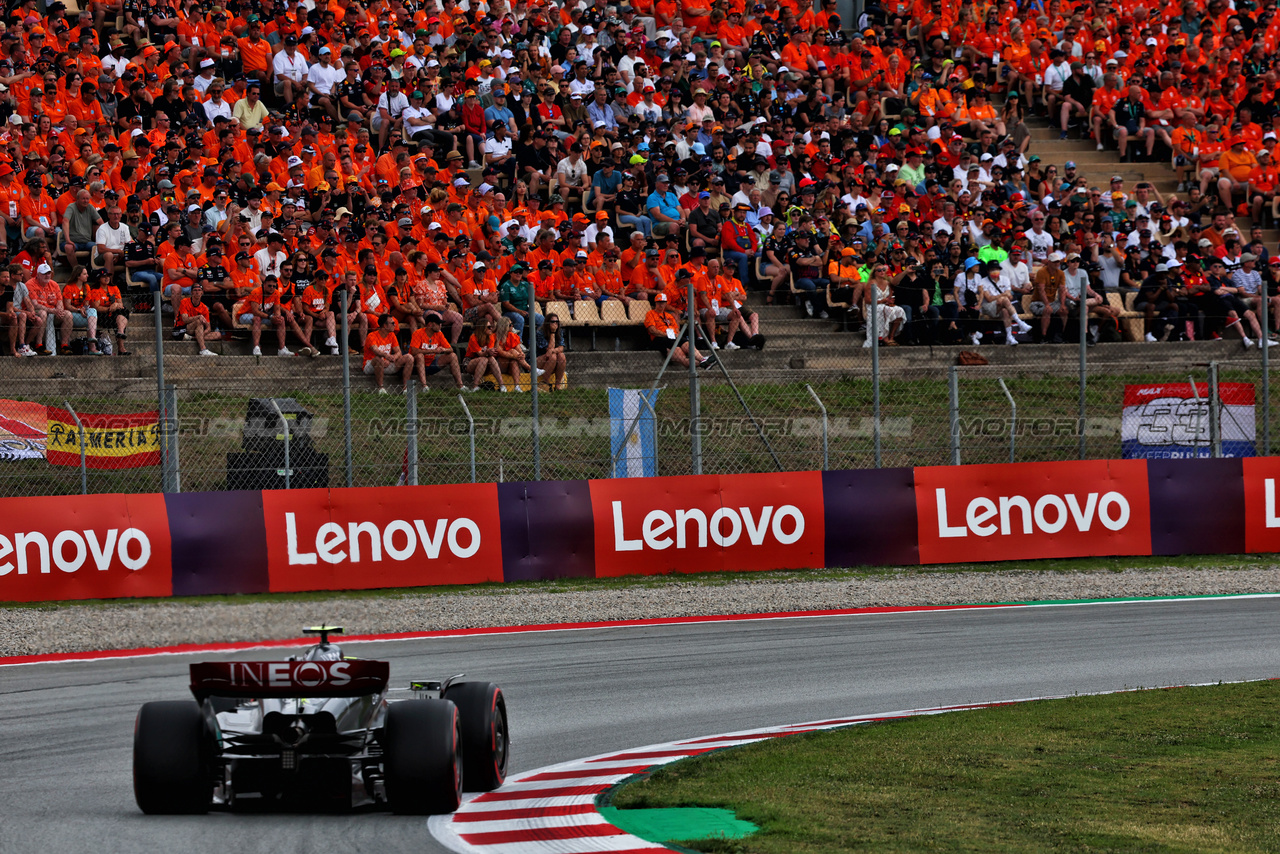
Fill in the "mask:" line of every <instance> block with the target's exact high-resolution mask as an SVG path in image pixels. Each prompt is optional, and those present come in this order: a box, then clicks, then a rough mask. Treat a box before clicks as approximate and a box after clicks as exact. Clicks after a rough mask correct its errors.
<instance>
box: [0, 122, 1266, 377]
mask: <svg viewBox="0 0 1280 854" xmlns="http://www.w3.org/2000/svg"><path fill="white" fill-rule="evenodd" d="M1028 125H1029V127H1030V128H1031V132H1032V138H1033V142H1032V144H1031V148H1030V149H1029V152H1028V153H1029V154H1032V153H1034V154H1038V155H1039V156H1040V157H1041V159H1042V160H1043V161H1044V162H1045V163H1046V164H1048V163H1054V164H1057V165H1058V167H1059V174H1061V166H1062V164H1063V163H1065V162H1066V161H1068V160H1074V161H1075V163H1076V165H1077V167H1078V168H1079V171H1080V173H1081V174H1082V175H1084V176H1085V177H1086V178H1087V179H1088V180H1089V182H1090V185H1091V186H1097V187H1102V188H1106V187H1107V182H1108V180H1109V179H1110V177H1111V176H1112V175H1120V176H1122V177H1123V178H1124V179H1125V186H1126V188H1132V186H1133V184H1134V182H1136V181H1141V180H1145V181H1150V182H1152V183H1153V184H1155V186H1156V187H1157V188H1158V189H1159V191H1160V193H1161V194H1162V195H1163V196H1164V197H1165V198H1166V199H1167V198H1168V197H1169V195H1170V194H1173V193H1174V192H1175V191H1176V189H1177V178H1176V177H1175V176H1174V173H1173V171H1172V169H1171V168H1170V166H1169V164H1168V162H1167V161H1163V162H1148V163H1120V162H1119V160H1118V156H1117V153H1116V151H1115V150H1114V149H1111V148H1109V149H1107V150H1105V151H1097V150H1096V149H1095V146H1094V143H1093V141H1092V140H1089V139H1076V138H1073V139H1068V140H1059V139H1058V131H1057V129H1056V128H1050V127H1049V126H1048V122H1047V121H1046V120H1044V119H1042V118H1039V117H1035V118H1032V119H1031V120H1029V121H1028ZM1237 222H1238V224H1239V225H1240V226H1241V227H1242V229H1247V226H1248V220H1247V219H1240V220H1238V221H1237ZM1244 233H1246V234H1247V230H1245V232H1244ZM1278 236H1280V232H1277V231H1276V230H1275V229H1270V230H1267V231H1265V232H1264V240H1266V242H1267V245H1268V246H1271V247H1275V245H1276V241H1277V237H1278ZM56 270H57V274H58V278H59V279H60V280H61V279H64V278H65V276H66V273H67V270H66V268H65V267H61V266H59V267H58V268H56ZM749 302H750V303H751V304H752V306H753V308H755V309H756V310H757V311H758V312H759V313H760V319H761V323H760V331H761V333H762V334H764V335H765V336H766V338H767V339H768V343H767V345H766V347H765V349H764V351H763V352H756V351H750V350H740V351H736V352H732V353H722V355H723V356H724V361H725V364H726V365H727V367H728V368H729V370H730V371H731V372H732V373H733V375H734V378H735V380H737V381H741V382H753V381H765V382H795V381H801V382H804V381H810V380H814V379H819V378H821V377H822V376H823V375H826V376H830V374H831V373H832V372H837V373H845V372H851V373H867V372H869V371H870V363H871V358H870V354H869V351H867V350H864V349H863V348H862V342H863V336H862V334H861V333H853V332H847V331H843V330H842V329H841V326H840V323H839V322H838V321H836V320H819V319H816V318H814V319H809V318H804V317H803V316H802V314H801V312H800V311H799V309H797V308H795V307H793V306H766V305H763V304H762V303H763V298H762V295H761V294H759V293H754V292H753V293H752V294H751V296H750V298H749ZM154 317H155V315H153V314H135V315H134V316H133V317H132V319H131V324H130V335H129V341H128V346H129V349H130V350H131V351H132V354H133V355H131V356H128V357H109V358H108V357H97V358H95V357H89V356H81V357H66V356H63V357H58V358H52V359H51V358H47V357H42V358H37V359H7V360H5V370H4V374H5V376H6V377H10V378H13V379H15V380H22V379H57V378H62V377H69V378H81V379H90V380H100V381H102V387H101V391H102V392H104V393H106V392H108V391H109V390H116V391H119V392H121V393H125V392H128V391H133V392H141V393H154V388H155V386H154V382H155V380H154V374H155V367H154V363H155V346H154V337H153V336H154V328H155V327H154ZM163 318H164V319H163V322H164V324H165V328H166V329H167V328H168V327H169V325H170V324H171V323H172V315H168V314H166V315H163ZM469 331H470V330H469V328H468V329H467V330H466V331H464V337H463V338H462V340H461V343H463V344H465V342H466V337H465V335H466V334H467V333H469ZM571 332H572V344H573V350H572V352H571V353H570V354H569V377H570V385H571V386H575V387H595V388H602V387H604V386H606V385H613V386H626V387H644V386H648V385H649V384H650V383H652V382H653V379H654V377H655V375H656V374H657V370H658V367H659V365H660V361H659V359H658V357H657V356H656V355H655V354H654V353H653V352H651V351H648V350H640V349H638V347H640V346H641V339H642V338H644V337H645V334H644V332H643V330H642V329H641V328H639V327H599V328H597V329H596V335H595V346H596V349H594V350H592V348H591V345H592V335H591V330H590V329H585V328H576V329H572V330H571ZM210 346H211V348H212V349H213V350H214V351H215V352H218V353H219V354H220V358H217V359H212V358H201V357H199V356H197V355H196V345H195V344H194V342H189V341H185V342H184V341H173V340H170V339H169V338H168V337H166V340H165V342H164V350H165V356H166V358H165V378H166V381H167V382H170V383H175V384H177V385H179V386H181V385H182V384H183V382H184V380H191V381H200V380H218V381H220V382H222V383H224V384H225V383H231V384H237V383H243V384H244V387H245V389H246V391H248V390H252V389H253V388H254V387H255V385H256V386H259V387H261V386H265V385H270V386H273V387H274V388H276V389H280V388H287V386H288V384H289V381H290V378H291V377H299V378H301V377H310V378H315V379H320V380H323V379H328V380H331V381H332V382H333V384H334V387H335V388H336V387H338V385H339V384H340V383H341V367H340V363H339V360H338V359H337V358H335V357H332V356H327V355H326V356H320V357H319V358H317V359H315V360H310V359H305V358H301V357H299V358H294V359H281V358H278V357H277V356H275V355H274V353H275V336H274V334H264V335H263V352H264V353H266V354H267V355H265V356H262V357H252V356H250V355H249V349H250V348H249V343H248V341H247V340H240V339H237V340H232V341H225V342H215V343H212V344H211V345H210ZM291 346H293V344H292V343H291ZM965 349H973V348H972V347H969V346H965V347H958V346H948V347H928V346H905V347H892V348H889V347H886V348H882V349H881V366H882V369H883V370H884V371H885V372H886V373H893V374H898V375H902V374H907V375H919V376H934V377H936V376H937V375H938V373H939V372H940V371H942V370H943V369H945V367H946V366H948V365H953V364H955V362H956V356H957V354H958V353H959V352H960V351H961V350H965ZM979 349H980V352H981V353H982V355H983V356H985V357H986V358H987V359H989V360H990V362H991V363H992V364H993V365H1007V366H1009V369H1010V370H1011V371H1016V370H1017V369H1018V368H1020V367H1023V368H1026V369H1028V370H1044V369H1050V370H1070V367H1071V366H1072V365H1074V364H1075V363H1076V360H1077V357H1078V356H1077V351H1076V348H1074V347H1071V346H1037V345H1032V344H1023V345H1020V346H1018V347H1007V346H1004V345H1003V344H1001V345H991V346H982V347H981V348H979ZM1139 350H1140V352H1141V354H1142V356H1141V358H1143V359H1150V360H1152V361H1156V362H1159V363H1161V364H1162V365H1166V366H1168V367H1169V368H1171V369H1172V368H1173V367H1174V366H1176V365H1185V366H1187V367H1191V366H1194V365H1196V364H1198V363H1199V364H1203V363H1204V362H1206V361H1208V360H1210V359H1226V358H1240V357H1241V355H1242V351H1241V348H1240V345H1239V343H1238V342H1236V341H1230V342H1228V341H1203V342H1195V343H1194V344H1188V343H1181V344H1136V343H1126V344H1101V345H1099V346H1097V347H1094V348H1091V349H1090V351H1089V361H1090V365H1091V370H1099V369H1100V370H1106V365H1107V364H1108V363H1114V364H1115V365H1116V367H1117V369H1124V368H1125V367H1126V365H1127V366H1128V367H1131V366H1132V362H1133V359H1134V358H1135V356H1137V353H1138V352H1139ZM1253 352H1255V353H1256V351H1253ZM352 362H353V367H352V371H351V375H352V386H353V388H355V389H357V390H364V389H366V388H367V387H370V386H371V383H370V382H369V380H368V379H367V378H365V377H364V376H363V375H362V374H361V373H360V369H359V368H360V356H359V354H358V353H353V354H352ZM687 376H688V373H687V370H680V369H677V368H675V367H674V366H673V368H671V369H670V370H669V371H668V373H667V376H666V377H665V378H664V380H663V382H664V383H668V384H680V383H683V382H685V381H686V378H687ZM702 376H703V377H706V378H708V379H709V380H711V381H713V382H715V381H719V376H720V374H719V372H718V371H704V372H703V373H702ZM446 383H447V381H445V382H442V381H441V379H440V378H439V377H437V378H436V379H434V380H433V381H432V382H431V383H430V385H431V386H432V387H433V388H437V389H438V388H442V387H444V386H445V385H446ZM148 389H149V391H148Z"/></svg>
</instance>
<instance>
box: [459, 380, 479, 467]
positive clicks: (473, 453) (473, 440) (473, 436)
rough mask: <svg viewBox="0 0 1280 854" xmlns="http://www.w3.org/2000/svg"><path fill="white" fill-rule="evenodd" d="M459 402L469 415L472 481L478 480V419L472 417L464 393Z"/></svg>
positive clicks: (468, 430) (468, 429)
mask: <svg viewBox="0 0 1280 854" xmlns="http://www.w3.org/2000/svg"><path fill="white" fill-rule="evenodd" d="M458 403H461V404H462V411H463V412H465V413H466V415H467V437H468V439H470V441H471V482H472V483H475V482H476V420H475V419H474V418H472V417H471V410H470V409H469V408H468V407H467V401H466V399H465V398H463V396H462V395H458Z"/></svg>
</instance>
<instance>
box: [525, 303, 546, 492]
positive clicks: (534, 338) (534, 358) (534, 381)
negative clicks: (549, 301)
mask: <svg viewBox="0 0 1280 854" xmlns="http://www.w3.org/2000/svg"><path fill="white" fill-rule="evenodd" d="M525 286H526V287H527V289H528V291H527V293H528V300H529V322H528V323H526V324H525V330H526V331H527V332H528V333H529V344H528V350H529V392H530V394H529V397H530V403H531V404H532V409H533V479H534V480H542V434H541V430H540V425H539V424H538V324H537V321H536V320H535V319H534V318H536V317H537V316H538V303H537V302H535V301H534V292H533V279H532V278H526V279H525Z"/></svg>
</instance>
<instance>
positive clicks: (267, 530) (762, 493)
mask: <svg viewBox="0 0 1280 854" xmlns="http://www.w3.org/2000/svg"><path fill="white" fill-rule="evenodd" d="M1277 480H1280V458H1268V457H1252V458H1243V459H1240V458H1234V459H1232V458H1227V459H1182V460H1142V459H1139V460H1085V461H1072V462H1038V463H1013V464H990V465H968V466H937V467H916V468H893V469H873V470H845V471H826V472H816V471H808V472H782V473H777V474H769V475H758V474H741V475H701V476H694V475H687V476H676V477H653V478H619V479H612V480H590V481H588V480H574V481H538V482H529V483H519V482H516V483H499V484H495V483H481V484H456V485H448V486H421V487H369V488H354V489H345V488H337V489H303V490H289V491H283V490H280V491H261V492H254V491H240V492H209V493H183V494H144V495H123V494H120V495H86V496H68V497H41V498H28V499H22V500H18V499H3V500H0V510H2V511H3V513H2V514H0V518H3V519H4V520H5V521H4V522H3V523H2V524H0V601H23V602H33V601H55V600H73V599H112V598H122V597H163V596H179V595H198V594H236V593H262V592H276V591H280V592H283V591H303V590H354V589H374V588H388V587H420V586H431V585H442V584H477V583H483V582H513V581H528V580H536V579H555V578H567V577H579V578H581V577H587V578H590V577H608V576H619V575H634V574H642V575H656V574H663V573H672V572H679V573H697V572H740V571H757V570H774V569H803V568H814V567H844V566H858V565H899V566H910V565H920V564H945V563H970V562H982V561H999V560H1015V559H1030V558H1044V557H1060V558H1062V557H1084V556H1102V555H1110V556H1123V555H1150V554H1157V555H1175V554H1188V553H1191V554H1227V553H1246V552H1247V553H1265V552H1275V551H1280V508H1278V507H1277V501H1276V481H1277Z"/></svg>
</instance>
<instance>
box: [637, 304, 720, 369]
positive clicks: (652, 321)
mask: <svg viewBox="0 0 1280 854" xmlns="http://www.w3.org/2000/svg"><path fill="white" fill-rule="evenodd" d="M644 328H645V330H646V331H647V332H648V333H649V346H650V347H651V348H652V349H653V350H656V351H657V352H658V353H660V354H661V355H662V357H663V358H666V357H667V354H668V353H670V355H671V359H672V361H674V362H675V363H676V364H677V365H680V366H682V367H686V368H687V367H689V355H690V350H689V341H688V339H687V338H686V339H685V340H684V341H683V342H681V344H680V346H678V347H676V346H675V344H676V336H677V335H679V334H680V315H678V314H676V313H675V312H674V311H672V310H671V306H670V304H669V301H668V300H667V295H666V294H661V293H660V294H658V295H657V296H656V297H654V298H653V308H651V309H650V310H649V312H648V313H647V314H646V315H645V316H644ZM692 353H693V358H694V360H695V361H696V362H697V363H698V367H702V366H703V365H705V364H706V363H707V362H708V361H709V360H708V359H704V358H703V357H702V354H700V353H699V352H698V351H697V350H693V351H692Z"/></svg>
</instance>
